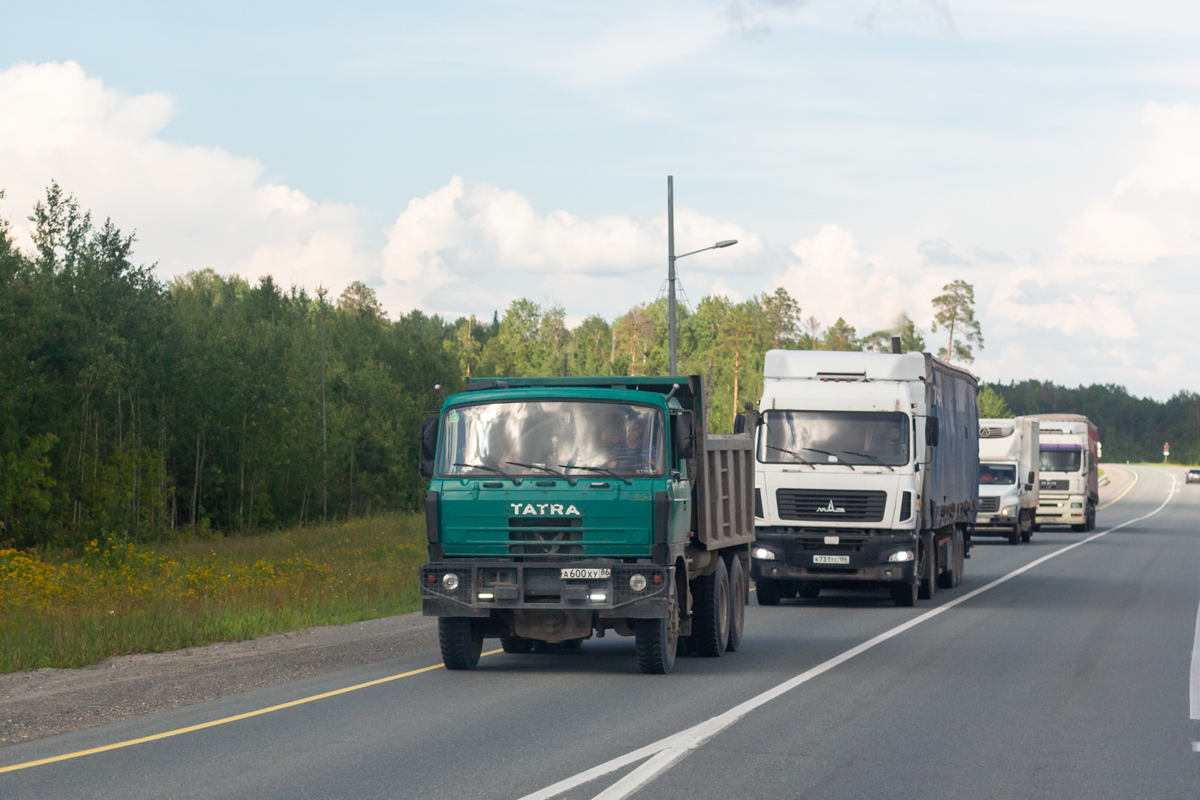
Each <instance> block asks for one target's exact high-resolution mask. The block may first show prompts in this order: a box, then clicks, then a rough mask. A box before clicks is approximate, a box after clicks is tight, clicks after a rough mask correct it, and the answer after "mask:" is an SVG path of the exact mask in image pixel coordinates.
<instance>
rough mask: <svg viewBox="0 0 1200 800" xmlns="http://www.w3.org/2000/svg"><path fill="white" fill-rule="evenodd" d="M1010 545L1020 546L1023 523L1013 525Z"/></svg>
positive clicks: (1010, 533)
mask: <svg viewBox="0 0 1200 800" xmlns="http://www.w3.org/2000/svg"><path fill="white" fill-rule="evenodd" d="M1008 543H1009V544H1020V543H1021V523H1020V522H1018V523H1017V524H1016V525H1013V526H1012V530H1011V531H1009V532H1008Z"/></svg>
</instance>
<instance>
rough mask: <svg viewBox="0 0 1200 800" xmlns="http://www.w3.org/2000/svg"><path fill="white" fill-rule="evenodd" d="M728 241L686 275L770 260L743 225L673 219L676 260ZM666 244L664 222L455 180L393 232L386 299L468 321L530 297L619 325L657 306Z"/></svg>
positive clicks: (734, 271)
mask: <svg viewBox="0 0 1200 800" xmlns="http://www.w3.org/2000/svg"><path fill="white" fill-rule="evenodd" d="M721 239H737V240H738V244H737V245H736V246H735V247H730V248H725V249H722V250H717V251H713V252H708V253H703V254H697V255H696V256H694V257H690V258H688V259H687V260H686V261H681V262H680V264H681V269H682V265H685V264H686V268H687V271H688V272H689V274H695V273H697V272H699V273H717V274H728V275H738V274H742V275H744V274H746V273H747V272H748V271H750V270H753V269H754V268H755V267H756V265H757V264H758V263H759V262H761V260H762V259H763V258H764V257H765V255H766V247H765V245H764V243H763V241H762V239H761V238H760V237H759V236H758V235H756V234H753V233H750V232H748V231H746V229H745V228H743V227H741V226H740V225H737V224H735V223H730V222H722V221H718V220H715V219H713V218H711V217H708V216H705V215H703V214H700V213H699V212H696V211H693V210H690V209H682V208H681V209H677V210H676V212H675V241H676V243H677V250H681V251H684V252H686V251H687V250H689V249H693V248H694V247H695V246H697V245H699V246H704V245H707V244H709V243H712V242H715V241H718V240H721ZM666 242H667V232H666V218H665V216H659V217H651V218H645V219H642V218H636V217H629V216H606V217H597V218H595V219H590V220H589V219H583V218H580V217H578V216H575V215H574V214H571V213H569V212H567V211H562V210H557V211H551V212H549V213H543V212H540V211H538V210H537V209H536V208H534V206H533V203H531V202H530V200H529V199H528V198H526V197H524V196H523V195H521V194H519V193H517V192H514V191H505V190H502V189H499V188H497V187H495V186H492V185H490V184H486V183H474V182H469V181H464V180H463V179H462V178H458V177H455V178H453V179H452V180H451V181H450V182H449V183H448V184H446V185H445V186H443V187H442V188H440V189H438V190H436V191H434V192H431V193H430V194H428V195H426V196H425V197H419V198H416V199H414V200H412V201H411V202H410V203H409V204H408V208H406V209H405V210H404V211H403V212H402V213H401V214H400V216H399V217H398V218H397V220H396V223H395V224H394V225H393V226H392V227H391V229H390V230H389V231H388V244H387V246H386V248H385V249H384V264H383V278H384V280H385V282H386V286H385V287H384V288H383V289H381V290H380V292H381V295H383V296H384V298H385V301H386V302H387V303H388V305H389V306H394V307H398V308H401V309H409V308H418V307H420V308H432V309H434V310H438V311H444V312H449V313H464V312H468V311H470V310H476V309H478V308H479V307H480V306H483V307H488V306H491V307H497V306H498V307H501V308H502V307H503V306H504V305H507V303H508V302H509V301H510V300H512V299H514V298H516V297H519V296H522V295H525V296H535V297H536V296H551V297H553V298H554V299H555V300H556V301H557V302H559V303H562V304H563V305H565V306H567V307H568V308H570V309H571V310H572V311H574V312H577V313H578V312H583V313H604V314H608V315H612V314H614V313H620V311H623V310H625V309H627V308H628V307H629V306H631V305H633V304H634V303H637V302H644V301H647V300H652V299H653V298H654V296H655V294H656V293H657V291H658V288H659V284H660V283H661V280H662V278H663V277H665V274H666ZM659 275H661V277H658V276H659ZM650 276H654V277H650Z"/></svg>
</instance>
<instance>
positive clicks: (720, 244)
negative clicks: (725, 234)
mask: <svg viewBox="0 0 1200 800" xmlns="http://www.w3.org/2000/svg"><path fill="white" fill-rule="evenodd" d="M735 244H737V239H725V240H723V241H720V242H717V243H716V244H714V245H713V247H729V246H730V245H735Z"/></svg>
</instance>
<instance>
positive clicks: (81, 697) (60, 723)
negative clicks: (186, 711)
mask: <svg viewBox="0 0 1200 800" xmlns="http://www.w3.org/2000/svg"><path fill="white" fill-rule="evenodd" d="M436 647H437V620H436V618H434V617H423V616H421V612H419V611H417V612H414V613H411V614H403V615H400V616H396V617H385V618H383V619H375V620H369V621H367V622H355V623H352V624H349V625H332V626H329V627H323V628H311V629H309V630H304V631H296V632H293V633H283V634H277V635H275V636H264V637H262V638H260V639H251V640H249V641H245V642H222V643H219V644H211V645H207V646H205V647H191V648H188V649H186V650H176V651H173V652H170V653H148V654H144V655H135V656H121V657H120V658H111V659H109V660H107V661H103V662H101V663H99V664H95V665H93V666H90V667H83V668H81V669H36V670H30V671H29V672H17V673H12V674H9V675H0V747H3V746H7V745H10V744H16V743H18V742H27V741H30V740H33V739H40V738H42V737H45V736H54V735H55V734H59V733H67V732H69V731H75V730H80V729H82V728H90V727H92V726H94V725H105V724H107V723H110V722H117V721H119V720H124V719H130V718H132V717H140V716H142V715H144V714H152V713H154V712H156V711H165V710H167V709H170V708H177V707H179V706H185V705H191V704H192V703H203V702H205V701H208V700H215V699H217V698H219V697H225V696H227V695H231V694H237V693H239V692H246V691H249V690H251V689H260V688H263V687H265V686H273V685H276V684H280V683H286V682H288V681H294V680H299V679H301V678H309V677H313V676H315V675H323V674H326V673H329V672H335V671H337V670H341V669H346V668H348V667H355V666H360V665H362V664H372V663H375V662H378V661H386V660H387V659H390V658H396V657H398V656H403V655H408V654H410V653H416V652H421V651H423V650H431V649H433V648H436Z"/></svg>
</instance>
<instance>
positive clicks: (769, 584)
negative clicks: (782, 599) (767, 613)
mask: <svg viewBox="0 0 1200 800" xmlns="http://www.w3.org/2000/svg"><path fill="white" fill-rule="evenodd" d="M754 594H755V595H756V596H757V597H758V604H759V605H760V606H777V605H779V581H776V580H773V579H771V578H759V579H758V580H757V581H755V582H754Z"/></svg>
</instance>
